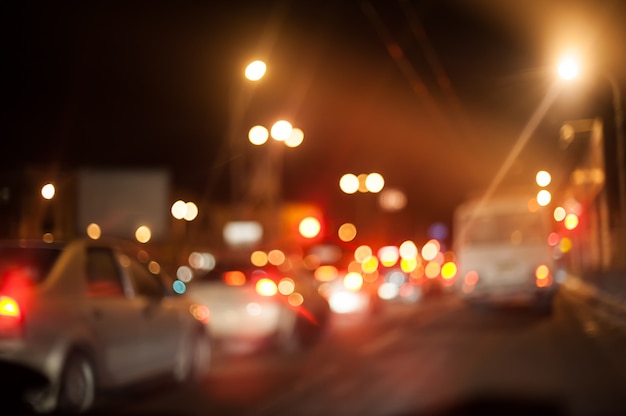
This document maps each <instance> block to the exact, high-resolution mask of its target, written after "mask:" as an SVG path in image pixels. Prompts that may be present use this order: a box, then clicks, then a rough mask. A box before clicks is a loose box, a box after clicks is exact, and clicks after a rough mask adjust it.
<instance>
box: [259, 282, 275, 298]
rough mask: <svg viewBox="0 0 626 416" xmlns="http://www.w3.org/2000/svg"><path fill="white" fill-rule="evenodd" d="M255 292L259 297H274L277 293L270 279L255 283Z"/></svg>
mask: <svg viewBox="0 0 626 416" xmlns="http://www.w3.org/2000/svg"><path fill="white" fill-rule="evenodd" d="M256 291H257V293H258V294H259V295H261V296H274V295H275V294H276V293H278V287H277V286H276V283H274V281H273V280H272V279H268V278H263V279H259V281H258V282H257V283H256Z"/></svg>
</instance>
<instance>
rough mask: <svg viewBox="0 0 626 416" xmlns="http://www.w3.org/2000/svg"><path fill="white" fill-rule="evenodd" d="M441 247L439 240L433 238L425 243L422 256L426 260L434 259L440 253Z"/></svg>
mask: <svg viewBox="0 0 626 416" xmlns="http://www.w3.org/2000/svg"><path fill="white" fill-rule="evenodd" d="M440 249H441V245H440V244H439V241H437V240H435V239H432V240H429V241H428V242H426V244H424V247H422V258H423V259H424V260H426V261H431V260H434V259H435V257H437V254H439V250H440Z"/></svg>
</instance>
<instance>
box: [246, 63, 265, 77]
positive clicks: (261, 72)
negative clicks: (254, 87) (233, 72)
mask: <svg viewBox="0 0 626 416" xmlns="http://www.w3.org/2000/svg"><path fill="white" fill-rule="evenodd" d="M266 71H267V65H266V64H265V62H263V61H261V60H256V61H253V62H250V63H249V64H248V66H246V69H245V72H244V75H245V77H246V78H247V79H249V80H250V81H258V80H260V79H261V78H263V77H264V76H265V72H266Z"/></svg>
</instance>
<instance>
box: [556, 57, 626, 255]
mask: <svg viewBox="0 0 626 416" xmlns="http://www.w3.org/2000/svg"><path fill="white" fill-rule="evenodd" d="M558 73H559V76H560V77H561V78H562V79H564V80H571V79H574V78H576V77H578V76H579V73H580V63H579V62H578V61H577V60H576V59H575V58H574V57H571V56H570V57H566V58H565V59H563V60H562V61H561V63H560V64H559V66H558ZM602 75H603V76H604V78H605V79H606V80H607V81H608V84H609V86H610V89H611V96H612V105H613V122H614V127H615V145H616V148H615V151H616V163H617V180H618V194H619V195H618V197H619V200H618V208H619V238H618V245H617V246H618V248H617V260H618V262H619V263H620V264H619V266H621V267H624V266H626V264H624V262H625V261H626V259H624V256H623V255H622V253H624V252H625V251H626V159H625V155H624V151H625V150H626V145H625V143H624V140H625V139H624V113H623V108H622V96H621V91H620V88H619V85H618V83H617V80H616V79H615V77H614V76H613V75H612V74H610V73H603V74H602Z"/></svg>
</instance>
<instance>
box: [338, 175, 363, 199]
mask: <svg viewBox="0 0 626 416" xmlns="http://www.w3.org/2000/svg"><path fill="white" fill-rule="evenodd" d="M339 189H341V190H342V191H343V192H344V193H346V194H354V193H356V191H358V190H359V178H357V177H356V175H354V174H352V173H346V174H345V175H343V176H342V177H341V179H339Z"/></svg>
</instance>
